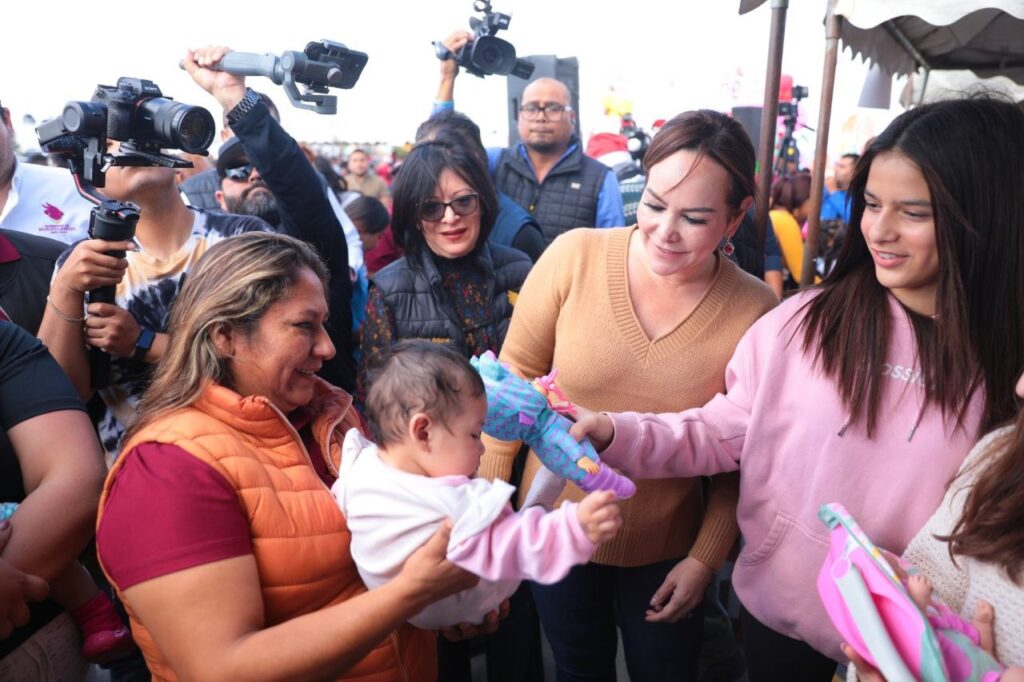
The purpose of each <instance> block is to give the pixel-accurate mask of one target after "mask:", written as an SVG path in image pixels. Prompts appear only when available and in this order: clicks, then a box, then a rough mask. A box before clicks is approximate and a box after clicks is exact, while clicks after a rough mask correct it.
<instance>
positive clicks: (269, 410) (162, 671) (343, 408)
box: [97, 381, 437, 682]
mask: <svg viewBox="0 0 1024 682" xmlns="http://www.w3.org/2000/svg"><path fill="white" fill-rule="evenodd" d="M351 407H352V398H351V397H350V396H349V395H348V394H346V393H344V392H343V391H341V390H339V389H336V388H334V387H332V386H330V385H329V384H327V383H326V382H323V381H320V382H319V383H318V386H317V392H316V397H315V398H314V400H313V403H312V404H311V408H312V412H313V414H315V415H317V416H316V417H315V418H314V420H313V422H312V423H311V425H310V426H311V428H312V433H313V435H314V437H315V438H316V440H317V442H318V443H319V444H320V447H321V451H322V452H323V453H324V455H325V459H326V460H327V465H328V468H329V469H330V470H331V472H332V473H333V474H334V475H337V472H338V465H339V464H340V461H341V448H340V445H339V443H340V441H341V440H342V439H343V438H344V434H345V431H346V430H348V429H349V428H352V427H356V428H359V427H360V424H359V417H358V416H357V415H356V412H355V410H353V409H351ZM140 443H164V444H171V445H175V446H177V447H179V448H181V449H182V450H185V451H186V452H188V453H190V454H191V455H193V456H195V457H197V458H199V459H201V460H202V461H204V462H206V463H207V464H209V465H210V466H212V467H213V468H214V469H215V470H217V471H218V472H219V473H220V474H221V475H222V476H224V478H225V479H227V480H228V481H229V482H230V483H231V485H232V486H233V487H234V488H235V489H236V490H237V491H238V499H239V502H241V504H242V507H243V508H244V509H245V513H246V516H247V517H248V520H249V529H250V532H251V534H252V546H253V555H254V556H255V559H256V566H257V569H258V571H259V578H260V589H261V591H262V593H263V608H264V614H265V620H266V625H267V626H268V627H269V626H272V625H276V624H278V623H282V622H284V621H287V620H290V619H292V618H295V617H297V616H301V615H303V614H306V613H311V612H313V611H317V610H319V609H322V608H324V607H326V606H329V605H332V604H337V603H339V602H343V601H345V600H346V599H350V598H352V597H354V596H356V595H358V594H362V593H363V592H365V591H366V587H365V586H364V585H363V583H362V581H361V580H360V578H359V574H358V573H357V572H356V567H355V564H354V563H353V561H352V556H351V554H349V549H348V548H349V542H350V540H351V536H350V535H349V531H348V526H347V524H346V522H345V517H344V516H343V515H342V513H341V511H340V510H339V509H338V506H337V505H336V504H335V502H334V498H332V497H331V493H330V491H329V490H328V489H327V487H326V486H325V485H324V484H323V482H322V481H321V480H320V478H319V477H318V476H317V474H316V472H315V471H314V470H313V467H312V466H311V462H310V459H309V454H308V452H307V451H306V448H305V447H304V446H303V445H302V442H301V440H300V438H299V435H298V433H297V432H296V431H295V429H294V428H293V427H292V426H291V424H290V423H289V422H288V420H287V419H286V418H285V416H284V415H283V414H281V412H280V411H278V410H277V409H276V408H275V407H274V406H273V405H271V404H270V402H269V401H268V400H266V399H265V398H262V397H260V396H253V397H248V398H242V397H241V396H239V395H238V394H237V393H235V392H234V391H231V390H229V389H227V388H224V387H223V386H218V385H215V384H214V385H210V386H209V387H208V388H207V389H206V390H205V391H204V393H203V394H202V395H201V396H200V397H199V399H198V400H196V402H195V403H194V404H193V405H192V406H190V407H187V408H184V409H181V410H178V411H176V412H173V413H171V414H169V415H167V416H165V417H162V418H160V419H158V420H157V421H155V422H153V423H152V424H149V425H148V426H146V427H145V428H143V429H142V431H140V432H139V433H137V434H135V435H134V436H133V438H132V439H131V441H129V442H128V443H126V444H125V445H124V448H123V450H122V452H124V453H126V454H124V455H122V456H121V457H119V458H118V460H117V461H116V462H115V463H114V466H113V467H112V468H111V470H110V473H109V474H108V476H107V480H106V484H105V485H104V487H103V496H102V497H101V498H100V506H99V518H98V519H97V523H98V522H99V520H100V519H102V518H103V509H104V507H105V506H106V502H107V498H108V496H109V495H110V490H111V486H112V484H113V482H114V479H115V478H116V477H117V473H118V471H119V470H120V468H121V467H122V466H123V465H124V462H125V461H126V460H127V459H128V457H131V456H132V454H131V450H132V448H134V447H135V446H137V445H139V444H140ZM104 570H105V569H104ZM107 577H108V578H109V577H110V575H109V573H108V574H107ZM111 584H113V580H111ZM115 587H116V586H115ZM118 596H119V597H120V598H121V600H122V602H124V604H125V607H126V609H127V611H128V615H129V617H130V618H131V624H132V632H133V634H134V636H135V639H136V641H137V642H138V644H139V647H140V648H141V649H142V652H143V654H144V655H145V657H146V663H147V664H148V666H149V669H150V672H151V673H152V674H153V678H154V679H155V680H161V681H163V680H167V681H171V680H177V676H176V675H175V674H174V671H173V670H171V668H170V666H168V664H167V662H166V661H165V660H164V657H163V655H162V654H161V653H160V649H159V647H158V646H157V644H156V642H154V641H153V639H152V637H151V636H150V634H149V632H148V631H147V630H146V627H145V626H144V625H143V624H142V623H141V622H139V620H138V618H137V616H136V615H135V613H134V612H133V611H132V608H131V605H130V604H129V603H128V602H127V601H126V600H125V599H124V595H123V594H122V593H121V591H120V589H118ZM434 642H435V640H434V634H433V633H430V632H426V631H423V630H418V629H416V628H413V627H411V626H409V625H405V626H403V627H401V628H399V629H398V630H397V631H395V632H392V633H391V635H389V636H388V638H387V639H385V640H384V641H383V642H382V643H381V644H380V645H378V646H377V647H376V648H375V649H374V650H373V651H371V652H370V653H369V655H367V656H366V658H364V659H363V660H362V661H360V662H359V663H358V664H357V665H356V666H355V667H354V668H352V669H351V670H349V671H348V673H346V675H345V676H344V677H343V679H356V678H358V679H359V680H360V682H426V681H429V680H434V679H436V677H437V661H436V655H435V643H434Z"/></svg>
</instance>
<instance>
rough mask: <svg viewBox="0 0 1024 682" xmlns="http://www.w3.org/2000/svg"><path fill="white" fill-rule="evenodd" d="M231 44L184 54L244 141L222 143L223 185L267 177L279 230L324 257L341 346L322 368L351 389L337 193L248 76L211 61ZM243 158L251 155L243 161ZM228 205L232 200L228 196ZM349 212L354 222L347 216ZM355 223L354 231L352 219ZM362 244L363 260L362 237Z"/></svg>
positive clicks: (233, 187) (345, 263)
mask: <svg viewBox="0 0 1024 682" xmlns="http://www.w3.org/2000/svg"><path fill="white" fill-rule="evenodd" d="M228 52H231V49H230V48H227V47H222V46H218V47H204V48H202V49H199V50H195V51H189V52H188V54H186V56H185V60H184V65H185V70H186V71H188V72H189V75H191V76H192V79H193V80H194V81H195V82H196V83H197V84H198V85H199V86H200V87H201V88H203V89H204V90H206V91H207V92H208V93H210V94H211V95H213V97H214V99H216V100H217V102H218V103H219V104H220V105H221V107H222V108H223V110H224V112H225V118H226V120H227V121H228V123H229V124H230V125H231V130H232V131H233V132H234V133H235V136H236V137H237V138H238V141H239V142H240V143H241V148H244V155H242V154H238V152H239V151H241V148H239V149H236V150H235V151H234V152H232V151H231V149H226V150H224V155H225V156H228V157H231V158H228V159H226V160H225V164H221V163H218V171H220V169H221V168H223V172H224V174H225V176H224V179H223V180H222V182H221V188H222V189H221V191H222V192H224V193H225V194H230V193H232V192H236V191H237V192H239V193H244V192H245V191H247V189H256V188H257V187H258V183H262V184H264V185H265V186H266V190H269V194H270V195H272V196H270V197H266V198H268V199H273V201H274V203H275V204H276V208H277V213H278V216H279V217H280V225H279V230H280V231H281V232H284V233H286V234H288V235H290V236H292V237H295V238H297V239H301V240H302V241H305V242H306V243H308V244H310V245H311V246H313V247H314V248H315V249H316V250H317V253H319V254H320V257H321V258H323V259H324V262H325V263H326V264H327V267H328V269H329V270H330V273H331V279H330V284H329V290H328V301H327V302H328V305H329V306H330V317H329V319H328V321H327V323H326V326H327V332H328V334H330V337H331V341H333V342H334V345H335V347H336V348H337V353H336V354H335V356H334V357H333V358H332V359H331V360H328V361H326V362H325V363H324V368H323V370H322V371H321V372H320V375H321V376H322V377H323V378H324V379H326V380H327V381H329V382H330V383H332V384H334V385H335V386H338V387H340V388H343V389H345V390H346V391H349V392H354V391H355V383H356V382H355V345H356V344H355V341H354V337H353V329H352V308H351V305H352V277H351V271H350V267H349V264H350V261H349V254H350V253H351V251H350V249H349V245H348V243H347V241H346V238H345V233H344V232H343V231H342V227H341V224H339V222H338V218H337V213H336V212H335V210H334V208H333V206H332V204H331V202H330V200H329V199H328V194H330V195H331V196H333V192H331V191H330V190H329V189H326V188H325V186H324V184H323V178H322V176H321V175H320V173H319V172H317V170H316V169H315V168H314V167H313V165H312V164H311V163H310V162H309V159H308V158H306V155H305V154H304V153H303V151H302V149H301V147H299V145H298V143H297V142H296V141H295V140H294V139H293V138H292V137H291V136H290V135H289V134H288V133H287V132H285V130H284V128H282V127H281V124H280V123H278V122H277V121H276V120H275V119H274V118H273V117H272V116H271V115H270V112H269V110H268V109H267V107H266V105H265V104H264V103H263V102H262V101H261V100H262V98H261V96H260V95H259V94H258V93H256V92H255V91H253V90H252V89H251V88H247V87H246V85H245V77H244V76H235V75H233V74H230V73H227V72H226V71H214V70H212V69H211V68H208V67H212V66H214V65H216V64H217V63H219V62H220V60H221V59H223V58H224V55H226V54H227V53H228ZM227 161H231V162H232V163H233V164H239V163H241V164H242V166H247V167H249V173H248V176H247V177H246V178H245V180H242V179H241V178H239V179H238V180H236V179H233V178H230V177H229V176H228V175H227V171H228V166H227V165H226V162H227ZM244 161H249V162H250V163H249V164H244V163H242V162H244ZM236 170H238V168H237V166H236ZM257 181H258V183H257ZM260 191H265V190H260ZM236 196H237V195H236ZM224 205H225V206H227V201H225V203H224ZM339 210H340V209H339ZM342 213H344V212H342ZM268 217H269V216H268ZM345 220H346V221H348V222H349V223H351V220H350V219H349V218H348V217H347V216H346V217H345ZM352 230H353V231H354V232H355V227H354V226H353V228H352ZM358 238H359V235H358V232H356V239H357V240H358ZM357 243H359V242H357ZM358 248H359V252H360V261H359V263H360V265H361V264H362V245H361V243H359V247H358Z"/></svg>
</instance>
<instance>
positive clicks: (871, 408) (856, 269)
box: [574, 98, 1024, 682]
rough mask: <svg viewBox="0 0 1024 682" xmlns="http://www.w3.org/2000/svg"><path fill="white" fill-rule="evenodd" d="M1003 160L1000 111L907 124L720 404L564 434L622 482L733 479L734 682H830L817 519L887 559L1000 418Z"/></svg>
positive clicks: (865, 172) (1013, 117)
mask: <svg viewBox="0 0 1024 682" xmlns="http://www.w3.org/2000/svg"><path fill="white" fill-rule="evenodd" d="M1021 159H1024V112H1021V110H1020V109H1018V108H1016V107H1015V106H1013V105H1012V104H1009V103H1006V102H999V101H995V100H990V99H979V98H975V99H968V100H959V101H947V102H938V103H935V104H929V105H926V106H922V107H919V108H917V109H913V110H911V111H908V112H906V113H905V114H903V115H901V116H900V117H899V118H897V119H896V120H895V121H893V123H892V124H891V125H890V126H889V127H888V128H887V129H886V130H885V132H883V133H882V134H881V135H879V136H878V137H877V138H876V139H875V141H874V142H873V143H872V144H871V146H870V147H869V148H868V150H867V152H866V153H865V155H864V157H863V158H861V160H860V162H859V163H858V164H857V169H856V171H855V177H854V179H853V182H852V184H851V188H850V197H851V199H852V212H851V230H850V234H849V237H848V241H847V244H846V247H845V249H844V251H843V253H842V255H841V256H840V258H839V260H838V262H837V263H836V267H835V269H834V270H833V271H832V273H830V275H829V276H828V277H827V278H826V280H825V281H824V282H823V283H822V284H821V285H819V286H816V287H814V288H812V289H810V290H808V291H805V292H803V293H800V294H798V295H796V296H794V297H792V298H790V299H789V300H788V301H786V302H785V303H783V304H782V305H780V306H779V307H778V308H776V309H775V310H773V311H771V312H769V313H768V314H766V315H765V316H764V317H762V318H761V319H760V320H759V321H758V322H757V323H755V324H754V326H753V327H751V328H750V330H749V331H748V332H747V334H746V335H745V336H744V338H743V339H742V340H741V341H740V343H739V345H738V346H737V348H736V351H735V353H734V354H733V357H732V360H731V361H730V362H729V365H728V367H727V368H726V393H725V394H724V395H723V394H719V395H718V396H716V397H715V398H714V399H712V400H711V402H709V403H708V404H707V405H705V406H704V407H701V408H695V409H691V410H687V411H685V412H682V413H675V414H662V415H653V414H637V413H622V414H612V415H605V414H589V415H586V416H584V417H582V418H581V419H580V421H579V423H578V424H577V425H576V426H575V427H574V433H575V435H576V436H577V437H582V436H583V435H588V436H589V437H590V438H591V439H592V440H593V441H594V442H595V443H596V444H597V445H598V446H599V447H603V448H606V449H605V451H604V452H603V453H602V457H603V458H604V459H605V461H607V462H608V463H609V464H612V465H613V466H617V467H620V468H621V469H622V470H623V471H624V472H625V473H627V474H628V475H631V476H633V477H668V476H695V475H710V474H716V473H721V472H725V471H734V470H737V469H738V470H740V498H739V504H738V508H737V515H738V517H739V525H740V530H741V532H742V534H743V536H744V539H745V546H744V548H743V551H742V553H741V554H740V557H739V560H738V561H737V565H736V571H735V573H734V575H733V581H734V585H735V588H736V592H737V594H738V596H739V598H740V601H741V602H742V604H743V607H744V609H743V614H742V620H743V626H744V627H743V633H744V635H743V638H744V648H745V650H746V654H747V663H748V668H749V673H750V680H751V681H752V682H758V681H759V680H781V679H785V680H809V681H817V680H822V681H824V680H829V679H831V677H832V675H833V673H834V671H835V669H836V661H838V660H843V659H844V657H843V655H842V653H841V651H840V648H839V645H840V642H839V636H838V633H837V632H836V631H835V630H834V628H833V627H832V625H831V624H830V623H829V621H828V618H827V617H826V615H825V611H824V608H823V607H822V605H821V603H820V601H819V599H818V596H817V591H816V589H815V577H816V575H817V573H818V570H819V569H820V567H821V564H822V561H823V560H824V558H825V554H826V550H827V547H828V540H827V535H826V529H825V527H824V525H822V523H821V522H820V521H819V520H818V517H817V513H818V508H819V507H820V506H821V505H822V504H824V503H827V502H841V503H843V504H844V505H846V507H847V508H848V509H849V510H850V511H851V513H852V514H853V516H854V517H855V518H857V519H858V521H859V522H860V524H861V526H862V527H863V528H864V530H865V531H866V532H867V534H868V535H869V536H870V537H872V538H873V539H874V540H875V541H876V542H877V543H878V544H879V545H881V546H883V547H886V548H887V549H889V550H891V551H893V552H897V553H900V552H903V550H904V549H905V548H906V546H907V543H908V542H909V541H910V540H911V538H913V537H914V535H915V534H916V533H917V532H918V530H919V529H920V528H921V527H922V526H923V525H924V524H925V522H926V521H927V520H928V518H929V517H930V516H931V514H932V512H934V511H935V509H936V508H937V507H938V506H939V503H940V501H941V500H942V497H943V494H944V491H945V489H946V485H947V484H948V483H949V481H950V480H951V479H952V478H953V477H954V475H955V474H956V473H957V471H958V469H959V468H960V465H961V463H962V461H963V460H964V458H965V456H966V455H967V453H968V452H969V451H970V449H971V446H972V445H973V444H974V443H975V441H976V440H977V439H978V437H979V436H980V435H981V434H983V433H985V432H987V431H989V430H991V429H992V428H993V427H995V426H998V425H1000V424H1002V423H1004V422H1006V421H1008V420H1010V419H1012V418H1013V417H1014V416H1015V415H1016V406H1015V402H1014V399H1013V386H1014V383H1015V380H1016V378H1017V376H1018V375H1019V374H1020V372H1021V370H1022V368H1024V317H1022V315H1021V311H1022V310H1024V201H1022V200H1021V197H1022V196H1024V164H1022V163H1021ZM858 228H859V229H858Z"/></svg>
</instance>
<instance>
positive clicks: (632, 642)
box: [532, 559, 704, 682]
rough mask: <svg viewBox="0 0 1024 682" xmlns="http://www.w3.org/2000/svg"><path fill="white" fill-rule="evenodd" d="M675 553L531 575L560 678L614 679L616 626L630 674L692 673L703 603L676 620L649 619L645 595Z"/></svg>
mask: <svg viewBox="0 0 1024 682" xmlns="http://www.w3.org/2000/svg"><path fill="white" fill-rule="evenodd" d="M678 561H679V560H677V559H673V560H670V561H662V562H658V563H656V564H648V565H646V566H637V567H631V568H620V567H617V566H603V565H601V564H593V563H591V564H586V565H585V566H576V567H574V568H573V569H572V570H571V571H570V572H569V575H568V576H566V577H565V579H564V580H562V581H561V582H560V583H557V584H555V585H537V584H535V583H532V586H533V596H534V600H535V601H536V602H537V610H538V612H539V613H540V621H541V625H542V626H543V628H544V633H545V635H546V636H547V638H548V642H549V643H550V645H551V650H552V652H553V653H554V656H555V666H556V669H557V679H558V681H559V682H577V681H578V680H587V681H588V682H595V681H600V682H615V679H616V677H615V655H616V649H617V644H618V641H617V632H616V627H618V629H619V630H621V632H622V646H623V650H624V651H625V654H626V668H627V670H628V671H629V677H630V679H631V680H638V681H639V680H643V681H644V682H660V681H661V680H665V681H669V680H671V681H672V682H676V681H678V680H696V679H697V659H698V656H699V654H700V640H701V633H702V631H703V627H704V619H703V605H698V607H697V608H696V609H695V610H694V611H693V612H692V613H691V614H690V615H689V616H688V617H685V618H682V619H681V620H679V621H678V622H676V623H648V622H647V621H646V620H644V613H645V612H646V611H647V610H648V609H649V608H650V602H651V597H653V596H654V593H655V592H656V591H657V589H658V588H659V587H661V583H662V581H664V579H665V576H666V575H667V574H668V572H669V571H670V570H671V569H672V567H673V566H675V565H676V564H677V563H678Z"/></svg>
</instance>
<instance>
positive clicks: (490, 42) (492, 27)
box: [434, 0, 533, 80]
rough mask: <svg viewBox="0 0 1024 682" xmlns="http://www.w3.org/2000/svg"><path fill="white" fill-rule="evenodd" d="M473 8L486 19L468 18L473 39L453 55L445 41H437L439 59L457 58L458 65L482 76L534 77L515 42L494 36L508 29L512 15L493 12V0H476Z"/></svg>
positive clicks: (436, 49)
mask: <svg viewBox="0 0 1024 682" xmlns="http://www.w3.org/2000/svg"><path fill="white" fill-rule="evenodd" d="M473 10H474V11H476V12H481V13H483V15H484V16H483V19H479V18H477V17H470V19H469V27H470V28H471V29H473V39H472V40H471V41H469V42H468V43H466V45H465V46H463V47H462V48H460V49H459V51H458V52H456V53H454V54H452V52H451V51H450V50H449V49H448V48H447V47H445V46H444V44H443V43H441V42H440V41H437V40H435V41H434V51H435V52H436V54H437V58H438V59H440V60H441V61H444V60H446V59H453V58H454V59H455V61H456V62H458V64H459V66H461V67H462V68H464V69H465V70H466V71H468V72H470V73H471V74H473V75H474V76H479V77H480V78H483V77H484V76H487V75H490V74H498V75H500V76H505V75H512V76H515V77H516V78H522V79H524V80H525V79H527V78H529V77H530V76H532V75H533V63H532V62H530V61H527V60H525V59H517V58H516V48H514V47H513V46H512V43H510V42H508V41H507V40H502V39H501V38H498V37H496V36H495V34H496V33H497V32H498V31H501V30H502V29H507V28H508V25H509V22H510V21H512V17H510V16H509V15H507V14H502V13H501V12H492V11H491V3H490V0H475V1H474V2H473Z"/></svg>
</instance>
